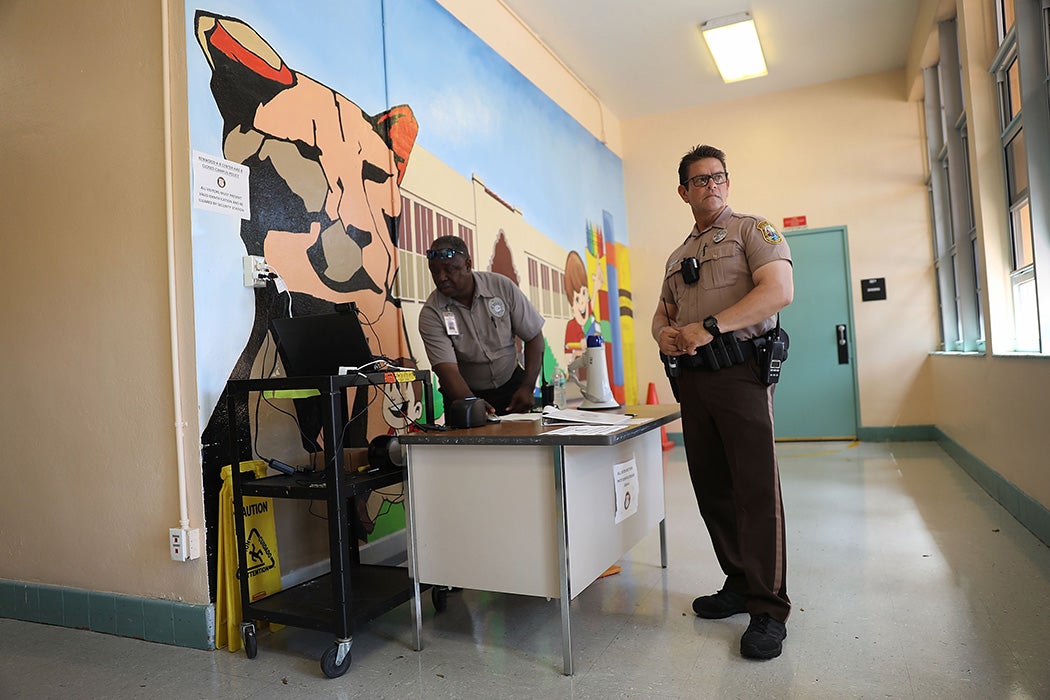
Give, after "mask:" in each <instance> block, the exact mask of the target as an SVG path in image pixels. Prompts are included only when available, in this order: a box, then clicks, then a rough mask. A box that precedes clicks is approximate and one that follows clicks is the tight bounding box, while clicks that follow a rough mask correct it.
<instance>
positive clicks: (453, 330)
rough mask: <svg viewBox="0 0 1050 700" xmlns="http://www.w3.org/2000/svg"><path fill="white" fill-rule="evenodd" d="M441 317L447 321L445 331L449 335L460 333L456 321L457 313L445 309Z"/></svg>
mask: <svg viewBox="0 0 1050 700" xmlns="http://www.w3.org/2000/svg"><path fill="white" fill-rule="evenodd" d="M441 318H442V320H443V321H444V322H445V333H447V334H448V335H450V336H452V335H459V325H458V324H457V323H456V314H454V313H452V311H443V312H442V313H441Z"/></svg>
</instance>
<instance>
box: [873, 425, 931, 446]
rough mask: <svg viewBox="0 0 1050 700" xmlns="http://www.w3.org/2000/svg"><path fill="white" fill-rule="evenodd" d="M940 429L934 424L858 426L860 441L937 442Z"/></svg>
mask: <svg viewBox="0 0 1050 700" xmlns="http://www.w3.org/2000/svg"><path fill="white" fill-rule="evenodd" d="M938 435H940V431H939V430H937V426H935V425H887V426H870V427H867V426H866V427H858V428H857V439H858V440H860V441H861V442H937V439H938V438H937V436H938Z"/></svg>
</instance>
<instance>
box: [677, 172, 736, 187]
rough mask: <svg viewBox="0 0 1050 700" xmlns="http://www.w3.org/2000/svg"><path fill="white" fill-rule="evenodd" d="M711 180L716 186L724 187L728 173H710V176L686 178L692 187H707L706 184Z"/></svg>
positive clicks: (727, 179)
mask: <svg viewBox="0 0 1050 700" xmlns="http://www.w3.org/2000/svg"><path fill="white" fill-rule="evenodd" d="M711 180H714V181H715V184H716V185H724V184H726V183H727V182H729V173H726V172H721V173H711V174H710V175H694V176H693V177H690V178H687V179H686V182H688V183H689V184H690V185H692V186H693V187H707V183H708V182H710V181H711Z"/></svg>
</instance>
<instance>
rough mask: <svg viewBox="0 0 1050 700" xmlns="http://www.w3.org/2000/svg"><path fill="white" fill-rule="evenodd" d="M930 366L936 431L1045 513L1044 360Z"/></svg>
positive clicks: (1047, 379)
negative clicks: (995, 473) (1039, 506)
mask: <svg viewBox="0 0 1050 700" xmlns="http://www.w3.org/2000/svg"><path fill="white" fill-rule="evenodd" d="M930 364H931V367H932V372H933V383H934V400H935V405H936V412H937V427H939V428H940V429H941V430H942V431H944V433H945V434H946V435H948V436H949V437H950V438H951V439H952V440H954V441H955V442H957V443H958V444H959V445H961V446H963V447H964V448H966V450H967V451H968V452H969V453H970V454H972V455H973V456H975V457H977V458H978V459H980V460H981V461H982V462H984V463H985V464H987V465H988V466H990V467H991V468H992V469H994V470H995V471H996V472H998V473H999V474H1000V475H1001V476H1002V477H1003V479H1005V480H1006V481H1008V482H1010V483H1012V484H1013V485H1014V486H1016V487H1017V488H1019V489H1021V490H1022V491H1024V492H1025V493H1026V494H1028V496H1030V497H1032V498H1034V499H1035V500H1036V501H1038V502H1039V503H1041V504H1043V507H1044V508H1050V478H1047V466H1046V465H1047V459H1046V445H1047V439H1046V433H1045V431H1046V387H1047V386H1050V366H1048V365H1047V362H1046V358H1042V357H984V356H980V355H938V356H935V357H933V358H931V362H930Z"/></svg>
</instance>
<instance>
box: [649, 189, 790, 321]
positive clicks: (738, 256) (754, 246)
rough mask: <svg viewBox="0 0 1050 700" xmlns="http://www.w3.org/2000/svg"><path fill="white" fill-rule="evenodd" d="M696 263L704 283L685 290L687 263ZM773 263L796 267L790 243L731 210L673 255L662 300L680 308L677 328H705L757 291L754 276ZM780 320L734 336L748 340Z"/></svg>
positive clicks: (765, 223)
mask: <svg viewBox="0 0 1050 700" xmlns="http://www.w3.org/2000/svg"><path fill="white" fill-rule="evenodd" d="M690 257H694V258H696V259H697V261H698V262H699V263H700V280H699V281H698V282H696V283H695V284H686V283H685V280H684V279H682V261H683V260H685V259H686V258H690ZM774 260H787V261H788V262H791V250H790V249H789V248H788V244H787V241H786V240H785V239H784V236H783V235H782V234H780V233H779V232H778V231H777V230H776V229H775V228H774V227H773V224H771V223H769V221H767V220H765V219H762V218H759V217H757V216H749V215H747V214H737V213H735V212H734V211H733V210H732V209H730V208H729V207H728V206H727V207H726V208H725V209H723V210H722V213H721V214H719V215H718V218H717V219H716V220H715V222H714V223H713V224H712V225H711V226H710V227H709V228H707V229H706V230H704V231H697V229H696V226H695V225H694V226H693V230H692V231H690V233H689V236H688V237H687V238H686V239H685V241H683V242H682V245H680V246H678V248H676V249H675V250H674V252H673V253H671V256H670V257H669V258H668V259H667V265H666V266H665V268H664V284H663V288H662V289H661V290H660V298H661V299H666V300H667V301H668V303H671V304H674V305H675V306H677V307H678V317H677V319H676V324H677V325H679V326H684V325H686V324H687V323H699V322H702V321H703V320H704V319H705V318H707V317H708V316H714V315H716V314H718V312H719V311H722V310H723V309H727V308H729V307H730V306H732V305H733V304H735V303H737V302H738V301H740V300H741V299H743V298H744V297H745V296H746V295H747V293H748V292H750V291H751V290H752V289H754V288H755V282H754V280H753V279H752V273H753V272H754V271H755V270H757V269H758V268H760V267H762V266H763V265H765V264H766V263H770V262H773V261H774ZM775 323H776V317H770V318H767V319H765V320H764V321H762V322H761V323H758V324H756V325H754V326H748V327H747V328H741V329H740V330H738V331H734V333H733V335H735V336H736V337H738V338H740V339H741V340H747V339H749V338H754V337H756V336H759V335H762V334H763V333H765V332H766V331H768V330H770V329H771V328H773V326H774V325H775Z"/></svg>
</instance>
